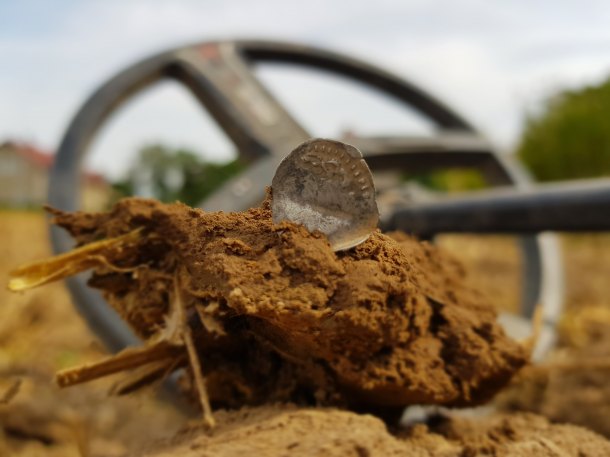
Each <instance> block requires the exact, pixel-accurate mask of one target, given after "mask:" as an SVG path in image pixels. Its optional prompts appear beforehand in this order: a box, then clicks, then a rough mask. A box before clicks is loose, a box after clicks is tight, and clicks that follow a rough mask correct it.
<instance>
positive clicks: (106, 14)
mask: <svg viewBox="0 0 610 457" xmlns="http://www.w3.org/2000/svg"><path fill="white" fill-rule="evenodd" d="M227 37H242V38H250V37H254V38H270V39H284V40H289V41H300V42H304V43H308V44H314V45H318V46H322V47H327V48H330V49H332V50H336V51H342V52H345V53H347V54H351V55H354V56H356V57H360V58H364V59H367V60H370V61H371V62H373V63H376V64H378V65H380V66H382V67H384V68H386V69H389V70H391V71H393V72H395V73H397V74H400V75H402V76H403V77H405V78H406V79H409V80H411V81H412V82H414V83H416V84H418V85H420V86H422V87H423V88H425V89H426V90H428V91H429V92H431V93H432V94H434V95H436V96H437V97H438V98H440V99H442V100H444V101H445V102H446V103H447V104H449V105H450V106H452V107H453V108H454V109H455V110H457V111H458V112H459V113H461V114H462V115H463V116H465V117H466V118H467V119H468V120H470V121H471V122H472V123H473V124H475V125H476V126H477V127H478V128H479V129H480V130H481V131H482V132H484V133H485V134H486V135H487V136H488V137H489V138H491V139H492V140H493V141H494V142H495V143H496V144H498V146H499V147H501V148H503V149H509V148H510V147H511V146H512V145H513V144H514V143H515V141H516V140H517V138H518V135H519V132H520V128H521V126H522V120H523V115H524V113H525V112H526V110H528V109H535V108H536V106H537V105H538V104H539V102H540V100H542V99H544V98H545V97H546V96H548V94H550V93H552V92H553V91H555V90H558V89H559V88H563V87H575V86H579V85H583V84H587V83H595V82H599V81H601V80H603V79H604V78H606V77H607V76H608V75H609V74H610V6H609V4H608V2H607V1H605V0H599V1H576V0H574V1H558V0H554V1H553V0H539V1H531V0H530V1H526V0H522V1H521V0H511V1H508V0H506V1H493V0H466V1H456V0H440V1H423V0H421V1H420V0H404V1H386V0H375V1H368V2H357V1H347V0H338V1H330V0H308V1H307V2H289V1H286V0H271V1H261V2H255V1H248V0H240V1H222V0H209V1H205V0H200V1H195V0H192V1H189V0H184V1H180V0H167V1H166V0H129V1H123V0H105V1H97V2H94V1H86V0H83V1H76V0H54V1H28V0H20V1H12V2H11V1H0V62H2V64H1V67H0V68H1V69H2V71H0V141H1V140H4V139H9V138H11V139H17V140H27V141H31V142H33V143H35V144H37V145H39V146H41V147H43V148H46V149H49V150H52V149H54V148H55V147H56V146H57V144H58V143H59V141H60V139H61V135H62V133H63V130H64V129H65V127H66V126H67V124H68V122H69V120H70V118H71V116H72V115H73V114H74V112H75V111H76V110H77V109H78V107H79V106H80V105H81V103H82V102H83V101H84V100H85V98H86V97H87V96H88V95H89V94H90V93H91V91H93V90H94V89H95V88H96V87H97V86H98V85H99V84H101V83H102V82H104V81H105V80H106V79H107V78H109V77H110V76H112V75H113V74H114V73H116V72H117V71H119V70H121V69H122V68H124V67H126V66H127V65H129V64H130V63H132V62H135V61H137V60H139V59H142V58H144V57H146V56H148V55H151V54H154V53H156V52H158V51H162V50H165V49H168V48H172V47H174V46H179V45H182V44H186V43H191V42H195V41H201V40H206V39H217V38H227ZM262 77H263V78H264V80H265V81H267V82H268V83H270V84H273V86H274V87H273V88H272V89H273V90H274V91H275V92H277V94H278V96H279V97H280V98H281V99H282V100H285V101H286V102H287V103H289V104H291V106H290V108H291V109H293V110H295V111H296V114H297V116H298V117H299V119H301V120H302V121H303V123H304V124H305V125H306V126H307V127H308V128H309V129H310V130H311V131H312V132H313V133H314V134H320V135H332V134H333V133H334V132H336V131H338V130H339V129H340V128H345V127H358V128H362V130H364V131H365V133H366V131H367V130H370V133H377V130H379V131H381V130H383V129H384V128H387V129H388V130H392V131H394V132H395V133H400V132H397V128H398V127H397V126H399V125H400V124H399V123H398V121H397V120H396V119H394V118H393V113H392V110H391V109H388V110H386V111H384V109H383V108H379V107H377V106H376V105H375V102H374V101H372V102H370V103H369V101H367V100H366V97H364V98H362V102H361V104H359V103H360V102H359V100H360V99H359V98H354V97H352V96H351V95H350V94H351V92H350V90H349V88H345V90H343V89H342V88H341V86H338V85H337V83H336V82H333V81H324V80H321V81H318V80H315V79H314V80H308V79H307V77H306V76H303V75H302V74H301V73H298V72H294V71H293V72H290V71H273V70H272V69H270V70H265V71H263V72H262ZM331 92H332V93H333V94H335V96H336V101H335V102H333V105H336V106H335V108H336V110H335V111H336V112H334V111H333V109H324V110H321V109H320V106H321V104H322V105H323V103H324V101H325V100H328V94H329V93H331ZM349 100H351V101H352V104H354V103H356V105H357V106H355V107H354V106H351V105H350V104H349V103H348V101H349ZM354 100H356V102H355V101H354ZM343 102H345V105H344V108H343V110H342V109H341V106H343V105H342V104H343ZM346 107H347V108H346ZM348 108H349V109H348ZM378 108H379V113H384V114H379V115H377V114H376V115H375V116H372V117H370V118H371V121H370V124H369V121H368V120H367V118H366V115H365V114H363V113H367V112H368V113H369V114H370V113H377V111H376V110H377V109H378ZM346 113H347V115H348V119H343V118H342V117H341V116H343V115H345V114H346ZM350 113H351V114H350ZM350 115H353V116H354V118H353V119H352V118H349V116H350ZM413 125H414V127H413V128H417V126H416V125H415V124H413ZM152 141H163V142H165V143H168V144H171V145H175V146H184V147H189V148H192V149H195V150H197V151H198V152H199V153H202V154H204V155H205V154H207V155H208V156H210V155H211V156H212V158H214V159H223V158H226V157H228V155H229V151H230V149H231V148H230V146H229V144H228V143H227V141H226V139H224V137H223V136H222V135H221V134H220V133H218V131H217V129H216V130H214V129H212V128H211V123H210V121H209V119H206V118H205V116H204V115H203V114H202V113H201V110H199V109H198V107H197V105H196V104H195V102H194V101H193V100H192V99H191V98H190V96H189V95H188V94H187V93H186V92H185V91H184V90H183V89H182V88H180V87H178V86H177V85H175V84H170V83H165V84H163V85H161V86H160V87H159V88H158V89H157V90H151V91H149V92H148V93H146V94H144V95H142V97H140V98H139V99H138V100H136V101H135V102H134V103H133V104H132V105H129V106H127V107H126V108H125V109H124V110H123V111H122V112H121V113H120V114H119V115H118V116H116V118H114V119H113V120H112V122H111V123H110V124H109V125H108V126H107V128H105V129H104V131H103V132H102V134H101V135H100V137H99V138H98V139H97V141H96V142H95V143H94V145H93V147H92V152H91V155H90V157H89V160H88V162H89V163H90V165H91V166H92V167H94V168H96V169H98V170H102V171H106V172H111V173H113V174H115V175H116V174H117V173H119V171H120V169H121V168H122V167H125V166H126V165H127V164H128V162H129V158H130V157H132V156H133V153H134V151H135V150H136V149H137V148H138V147H139V146H141V145H142V144H145V143H147V142H152Z"/></svg>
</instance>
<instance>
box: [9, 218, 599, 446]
mask: <svg viewBox="0 0 610 457" xmlns="http://www.w3.org/2000/svg"><path fill="white" fill-rule="evenodd" d="M562 241H563V245H564V248H565V261H566V277H567V284H566V287H567V305H568V310H569V318H568V319H566V321H565V322H564V324H563V327H562V328H563V329H564V331H563V339H562V342H563V344H564V346H565V348H564V349H563V350H562V352H561V353H558V354H559V355H558V356H557V357H559V359H556V360H554V361H553V362H552V363H554V364H555V365H554V366H559V365H560V364H559V365H558V362H557V360H560V361H561V363H563V366H565V365H566V364H567V365H570V366H572V367H573V366H574V364H573V363H572V362H571V361H573V360H575V359H583V358H587V360H588V362H587V363H589V365H588V367H589V368H587V369H586V370H582V369H576V370H571V371H570V370H568V371H565V370H564V371H561V370H560V369H554V370H555V371H553V370H548V369H545V370H542V371H541V370H540V369H536V370H534V371H533V372H531V373H525V374H524V376H523V377H522V378H521V379H520V380H519V381H518V382H517V383H516V385H515V386H514V387H513V389H512V391H511V392H509V393H507V394H506V396H505V397H503V399H502V404H503V405H504V407H505V408H508V409H521V410H530V411H536V412H539V413H542V414H543V415H546V416H547V417H550V418H551V419H553V420H558V421H568V422H569V421H572V422H575V423H579V424H583V425H588V426H590V427H591V428H593V429H596V430H598V431H600V432H603V433H605V434H606V436H610V427H607V426H606V425H605V424H606V422H608V423H610V390H609V389H607V388H605V385H606V384H610V383H608V382H607V381H608V380H610V369H609V368H608V366H609V365H610V364H609V363H607V359H609V358H610V338H607V335H608V333H610V332H609V331H608V330H607V329H608V328H610V281H608V278H609V276H610V235H595V236H576V237H572V236H571V237H564V238H563V240H562ZM443 244H444V245H445V246H446V247H447V249H449V250H451V251H453V252H454V253H456V254H457V255H458V256H459V257H460V258H462V259H463V260H465V261H466V263H467V264H468V267H469V269H470V270H471V272H472V277H473V281H474V282H476V283H477V284H478V285H479V286H480V287H481V288H483V289H484V290H485V291H486V292H487V293H488V294H489V295H490V296H491V297H493V299H494V301H495V302H496V303H498V304H499V306H500V307H503V308H508V309H514V308H515V307H516V303H517V300H518V298H517V297H518V296H519V287H520V275H519V268H520V259H519V254H518V249H517V247H516V244H515V242H514V240H513V239H511V238H506V237H488V238H485V239H483V240H482V239H480V238H475V237H469V236H460V237H450V238H447V239H445V240H444V241H443ZM49 252H50V249H49V245H48V242H47V229H46V224H45V220H44V215H43V214H42V213H39V212H6V211H5V212H0V278H1V279H2V281H6V278H7V273H8V271H9V270H10V269H11V268H12V267H15V266H16V265H18V264H21V263H23V262H27V261H29V260H33V259H39V258H41V257H44V256H47V255H48V254H49ZM103 352H104V351H103V349H102V347H101V345H100V344H99V343H98V342H97V341H96V340H95V338H94V337H93V336H92V334H91V333H90V332H89V330H88V329H87V328H86V326H85V325H84V324H83V322H82V321H81V320H80V318H79V317H78V315H77V314H76V312H75V311H74V309H73V308H72V305H71V303H70V299H69V296H68V294H67V292H66V290H65V289H64V288H63V286H62V285H61V284H52V285H50V286H46V287H44V288H42V289H37V290H34V291H31V292H28V293H24V294H21V295H15V294H9V293H8V291H6V289H5V287H0V455H15V456H37V455H41V456H42V455H44V456H68V457H69V456H78V455H83V454H85V453H87V452H88V453H90V454H91V455H104V456H122V455H127V454H128V453H130V452H131V451H133V450H135V449H138V448H140V447H141V446H142V445H143V444H144V443H146V442H147V441H150V440H151V438H152V437H154V439H155V440H156V439H160V438H164V437H167V436H171V435H172V434H173V433H175V431H176V430H177V429H178V428H179V427H180V426H182V425H183V424H184V423H185V420H184V419H183V418H181V417H180V416H179V415H178V414H177V413H176V412H175V411H174V410H172V409H171V408H169V407H168V406H167V405H165V404H162V403H161V402H159V401H158V400H157V399H156V398H155V396H154V393H152V392H151V393H149V394H143V395H142V394H139V395H137V396H134V397H131V398H120V399H108V398H107V396H106V393H105V392H106V389H107V388H108V383H105V382H103V381H102V382H99V381H97V382H93V383H90V384H86V385H82V386H76V387H73V388H70V389H68V390H65V391H59V390H58V389H57V388H56V387H54V386H53V383H52V376H53V373H54V372H55V371H56V370H58V369H61V368H66V367H68V366H74V365H76V364H80V363H83V362H86V361H89V360H96V359H99V358H100V357H101V356H102V355H103ZM585 356H586V357H585ZM566 361H567V362H566ZM557 370H559V371H557ZM541 373H542V374H541ZM566 373H568V374H569V375H566ZM583 373H585V374H586V376H585V377H584V378H583V376H584V375H583ZM557 379H563V380H565V381H564V383H563V384H562V383H561V382H558V381H557ZM16 382H21V384H20V386H19V389H18V391H16V394H15V395H14V396H12V398H9V397H11V395H10V394H11V393H12V392H11V388H12V387H16V385H17V384H16ZM566 383H567V384H566ZM584 385H587V386H589V387H587V388H584V387H583V386H584ZM591 386H594V387H595V386H597V387H599V388H598V389H597V390H596V389H593V390H591V388H590V387H591ZM566 389H567V390H569V391H570V392H572V393H573V394H574V395H572V397H570V396H569V395H567V396H566V395H565V392H566ZM604 389H605V390H604ZM13 390H14V389H13ZM558 396H561V397H563V401H561V402H559V401H558V400H557V398H558ZM568 397H570V398H572V400H571V401H570V398H568ZM3 400H5V401H4V403H3ZM583 405H584V406H583ZM606 417H608V418H609V420H608V421H606V420H605V418H606Z"/></svg>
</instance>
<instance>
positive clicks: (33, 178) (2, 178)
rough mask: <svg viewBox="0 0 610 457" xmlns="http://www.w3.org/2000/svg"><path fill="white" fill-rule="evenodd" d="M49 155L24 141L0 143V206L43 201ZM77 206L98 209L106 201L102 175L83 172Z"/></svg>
mask: <svg viewBox="0 0 610 457" xmlns="http://www.w3.org/2000/svg"><path fill="white" fill-rule="evenodd" d="M52 164H53V156H52V155H51V154H50V153H48V152H44V151H41V150H39V149H37V148H35V147H34V146H32V145H29V144H27V143H20V142H14V141H7V142H4V143H0V207H10V208H25V207H40V206H42V205H44V204H46V203H47V190H48V189H47V187H48V182H49V181H48V176H49V170H50V168H51V165H52ZM83 180H84V181H83V185H82V189H81V196H82V202H81V207H82V208H83V209H86V210H88V211H96V210H101V209H104V208H105V207H106V205H107V204H108V201H109V198H110V196H111V186H110V185H109V184H108V182H107V181H106V180H105V179H104V177H103V176H102V175H99V174H97V173H91V172H85V173H84V174H83Z"/></svg>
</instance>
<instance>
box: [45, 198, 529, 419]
mask: <svg viewBox="0 0 610 457" xmlns="http://www.w3.org/2000/svg"><path fill="white" fill-rule="evenodd" d="M56 223H57V224H59V225H61V226H63V227H65V228H66V229H67V230H68V231H69V232H70V233H71V234H72V235H73V236H74V237H75V238H76V239H77V241H78V243H79V244H87V243H91V242H93V241H95V240H99V239H108V238H113V237H119V236H122V235H125V234H126V233H129V232H132V231H133V230H135V229H138V228H142V227H143V228H144V231H143V232H142V235H141V237H140V239H139V241H137V242H135V243H134V245H131V246H129V247H123V248H121V250H120V251H117V252H108V253H106V255H107V260H108V261H109V262H110V263H112V264H113V265H114V266H113V267H109V266H108V265H107V264H102V265H101V266H99V267H97V268H96V269H95V270H94V275H93V277H92V279H91V281H90V284H91V285H92V286H94V287H98V288H100V289H102V291H103V292H104V295H105V296H106V298H107V299H108V301H109V302H110V303H111V304H112V305H113V306H114V307H115V308H116V309H117V310H118V311H119V312H120V314H121V315H122V316H123V317H124V318H125V319H126V320H127V321H128V322H129V323H130V324H131V325H132V326H133V327H134V328H135V329H136V330H137V331H138V333H139V334H140V335H141V336H142V337H144V338H151V337H152V336H153V335H154V334H155V332H159V331H160V330H159V329H162V328H164V327H167V326H168V325H167V324H166V321H165V320H164V316H167V315H168V314H170V310H169V309H168V303H169V302H171V299H168V297H171V296H172V294H173V288H174V283H173V281H174V278H175V277H176V275H177V274H179V275H180V282H181V289H182V290H183V292H182V300H184V301H185V303H186V309H187V314H188V315H189V316H190V317H189V325H190V326H191V327H192V331H193V332H194V333H195V340H196V342H197V345H198V348H199V351H200V355H201V359H202V360H203V366H204V368H203V370H204V374H205V376H206V378H207V387H208V392H209V395H210V398H211V400H212V403H213V405H215V406H225V407H239V406H242V405H245V404H249V405H259V404H265V403H269V402H275V401H283V402H285V401H293V402H297V403H300V404H317V405H340V406H343V407H350V408H354V409H358V410H375V411H378V412H383V411H386V410H387V411H386V412H391V411H396V412H400V411H402V409H403V408H404V407H405V406H407V405H409V404H441V405H450V406H463V405H473V404H479V403H482V402H485V401H487V400H488V399H489V398H490V397H491V396H492V395H493V394H495V393H496V392H497V391H498V390H499V389H501V388H502V387H503V386H504V385H505V384H506V383H507V382H508V381H509V380H510V378H511V377H512V375H513V374H514V373H515V372H516V371H517V370H518V369H519V368H520V367H521V366H523V365H524V364H525V363H526V360H527V357H528V354H527V350H526V349H525V348H524V347H522V346H521V345H520V344H518V343H516V342H515V341H513V340H511V339H509V338H508V337H507V336H505V334H504V332H503V331H502V329H501V327H500V326H499V325H498V324H497V323H496V322H495V319H496V312H495V310H494V308H493V307H492V306H491V305H490V304H489V303H488V302H487V301H486V300H485V299H484V298H483V296H481V295H479V294H477V293H476V292H474V291H473V290H471V289H470V288H468V287H466V286H465V285H464V276H465V273H464V270H463V268H462V267H461V266H460V264H459V263H458V262H456V261H455V260H454V259H453V258H451V257H449V256H446V255H445V254H443V253H442V252H441V251H439V250H438V249H437V248H435V247H433V246H431V245H429V244H425V243H419V242H418V241H416V240H414V239H412V238H409V237H407V236H405V235H404V234H395V235H394V237H389V236H387V235H383V234H381V233H374V234H373V235H372V236H371V237H370V238H369V239H368V240H367V241H366V242H364V243H363V244H361V245H360V246H358V247H356V248H355V249H351V250H349V251H344V252H339V253H333V251H332V250H331V248H330V246H329V244H328V241H327V239H326V238H325V237H324V236H323V235H322V234H320V233H313V234H312V233H310V232H308V231H307V230H306V229H305V228H303V227H302V226H298V225H295V224H291V223H282V224H279V225H274V224H273V223H272V220H271V211H270V209H269V202H268V201H267V202H265V203H264V204H263V206H262V207H260V208H255V209H251V210H249V211H246V212H243V213H206V212H204V211H202V210H197V209H192V208H189V207H187V206H185V205H182V204H171V205H167V204H162V203H159V202H156V201H152V200H143V199H126V200H123V201H122V202H120V203H118V204H117V205H116V206H115V208H114V209H113V210H112V211H110V212H109V213H103V214H84V213H77V214H64V213H56ZM117 267H118V268H117Z"/></svg>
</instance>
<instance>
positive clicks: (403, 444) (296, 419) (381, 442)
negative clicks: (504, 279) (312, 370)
mask: <svg viewBox="0 0 610 457" xmlns="http://www.w3.org/2000/svg"><path fill="white" fill-rule="evenodd" d="M217 418H218V425H217V427H216V428H215V429H214V430H211V431H201V430H199V431H197V430H190V431H188V432H185V433H183V434H182V435H180V436H178V437H176V438H175V439H173V440H171V441H169V442H166V443H164V444H163V443H157V444H156V446H155V448H154V449H149V450H148V451H144V452H143V453H142V454H139V455H142V456H146V457H169V456H180V457H195V456H197V457H207V456H219V457H230V456H241V455H243V453H244V452H245V451H247V452H249V453H252V454H254V455H257V456H278V455H295V456H296V455H306V456H310V455H325V456H329V457H332V456H342V457H343V456H355V457H361V456H370V457H373V456H403V455H409V456H415V457H464V456H475V455H490V456H491V455H493V456H511V457H529V456H533V455H535V456H540V457H545V456H546V457H557V456H574V457H577V456H578V457H580V456H591V457H593V456H600V457H601V456H604V455H608V454H609V453H610V442H608V441H607V440H605V439H604V438H602V437H600V436H598V435H596V434H595V433H593V432H590V431H588V430H585V429H582V428H580V427H575V426H571V425H554V424H551V423H549V422H548V421H547V420H546V419H544V418H542V417H540V416H535V415H533V414H515V415H511V416H505V415H498V416H494V417H492V418H485V419H479V420H473V419H460V418H444V417H439V418H436V419H435V420H434V421H433V422H432V423H431V424H429V425H424V424H420V425H416V426H414V427H410V428H408V429H405V430H401V431H397V432H396V433H394V434H391V433H390V432H388V430H387V428H386V426H385V424H384V423H383V422H382V421H381V420H379V419H378V418H376V417H374V416H370V415H358V414H354V413H351V412H348V411H340V410H335V409H325V408H317V409H306V408H297V407H294V406H287V405H275V406H263V407H259V408H246V409H242V410H240V411H230V412H228V411H222V412H219V413H218V414H217Z"/></svg>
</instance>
